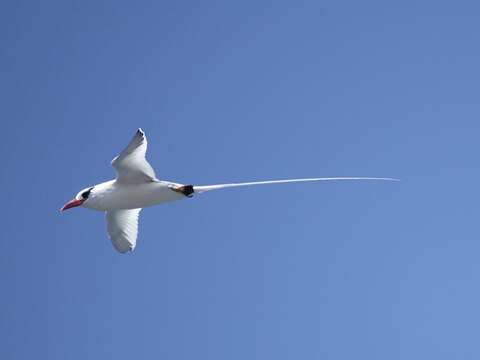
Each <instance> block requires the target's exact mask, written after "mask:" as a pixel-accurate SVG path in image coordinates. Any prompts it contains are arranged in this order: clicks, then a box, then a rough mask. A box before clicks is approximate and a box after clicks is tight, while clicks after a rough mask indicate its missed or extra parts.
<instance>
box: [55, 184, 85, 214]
mask: <svg viewBox="0 0 480 360" xmlns="http://www.w3.org/2000/svg"><path fill="white" fill-rule="evenodd" d="M92 189H93V186H91V187H88V188H85V189H83V190H82V191H80V192H79V193H78V194H77V196H75V198H73V199H72V200H70V201H69V202H67V203H66V204H65V205H63V207H62V208H61V209H60V211H64V210H67V209H71V208H74V207H77V206H80V205H82V204H83V203H84V202H85V201H87V200H88V197H89V196H90V193H91V192H92Z"/></svg>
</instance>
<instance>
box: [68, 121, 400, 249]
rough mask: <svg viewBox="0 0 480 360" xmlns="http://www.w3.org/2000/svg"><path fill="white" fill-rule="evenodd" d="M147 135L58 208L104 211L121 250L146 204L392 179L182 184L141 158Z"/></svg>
mask: <svg viewBox="0 0 480 360" xmlns="http://www.w3.org/2000/svg"><path fill="white" fill-rule="evenodd" d="M146 151H147V138H146V137H145V133H144V132H143V130H142V129H138V131H137V132H136V134H135V136H134V137H133V139H132V140H131V141H130V143H129V144H128V146H127V147H126V148H125V149H124V150H123V151H122V152H121V153H120V155H118V156H117V157H115V158H114V159H113V160H112V166H113V167H114V168H115V170H116V171H117V178H116V179H114V180H110V181H107V182H104V183H101V184H98V185H95V186H90V187H88V188H85V189H83V190H82V191H80V192H79V193H78V194H77V196H75V198H74V199H72V200H70V201H69V202H67V203H66V204H65V205H64V206H63V207H62V208H61V209H60V210H61V211H64V210H67V209H71V208H73V207H77V206H83V207H86V208H88V209H93V210H99V211H104V212H105V213H106V218H107V230H108V234H109V237H110V239H111V241H112V244H113V246H114V247H115V249H117V250H118V251H119V252H121V253H126V252H128V251H132V250H133V249H135V245H136V242H137V234H138V215H139V213H140V210H141V209H142V208H144V207H147V206H152V205H157V204H162V203H165V202H169V201H174V200H180V199H184V198H187V197H188V198H189V197H192V196H193V194H199V193H203V192H206V191H210V190H217V189H224V188H229V187H239V186H250V185H264V184H280V183H292V182H306V181H330V180H389V181H398V179H393V178H377V177H333V178H332V177H329V178H308V179H288V180H270V181H256V182H245V183H232V184H218V185H206V186H193V185H184V184H179V183H175V182H171V181H164V180H159V179H157V177H156V176H155V171H154V170H153V168H152V167H151V166H150V164H149V163H148V161H147V160H146V159H145V153H146Z"/></svg>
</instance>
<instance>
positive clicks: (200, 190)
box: [193, 177, 400, 194]
mask: <svg viewBox="0 0 480 360" xmlns="http://www.w3.org/2000/svg"><path fill="white" fill-rule="evenodd" d="M337 180H380V181H400V180H399V179H395V178H380V177H329V178H306V179H286V180H268V181H254V182H244V183H232V184H217V185H202V186H194V187H193V191H194V193H198V194H200V193H203V192H206V191H211V190H217V189H225V188H231V187H240V186H253V185H268V184H284V183H293V182H309V181H337Z"/></svg>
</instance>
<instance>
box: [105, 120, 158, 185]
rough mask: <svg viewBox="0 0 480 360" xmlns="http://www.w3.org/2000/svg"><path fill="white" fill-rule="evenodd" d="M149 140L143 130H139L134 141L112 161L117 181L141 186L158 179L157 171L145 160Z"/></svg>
mask: <svg viewBox="0 0 480 360" xmlns="http://www.w3.org/2000/svg"><path fill="white" fill-rule="evenodd" d="M146 152H147V138H146V136H145V133H144V132H143V130H142V129H138V130H137V132H136V134H135V136H134V137H133V139H132V141H130V143H129V144H128V145H127V147H126V148H125V149H123V151H122V152H121V153H120V155H118V156H117V157H116V158H114V159H113V160H112V166H113V167H114V168H115V170H117V181H118V182H121V183H124V184H139V183H144V182H150V181H152V180H155V179H156V176H155V171H154V170H153V168H152V167H151V166H150V164H149V163H148V161H147V160H146V159H145V153H146Z"/></svg>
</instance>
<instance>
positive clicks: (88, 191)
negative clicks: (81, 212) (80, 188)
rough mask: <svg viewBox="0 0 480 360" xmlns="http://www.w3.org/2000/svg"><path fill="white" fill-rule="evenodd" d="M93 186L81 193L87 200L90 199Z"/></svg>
mask: <svg viewBox="0 0 480 360" xmlns="http://www.w3.org/2000/svg"><path fill="white" fill-rule="evenodd" d="M92 189H93V187H91V188H90V189H88V190H87V191H84V192H83V193H82V195H80V196H81V197H82V199H83V200H87V199H88V196H89V195H90V192H91V191H92Z"/></svg>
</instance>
